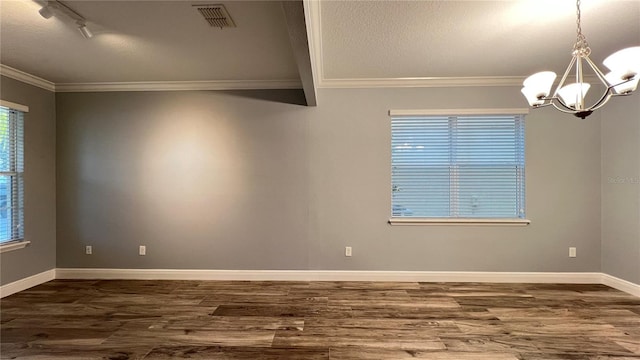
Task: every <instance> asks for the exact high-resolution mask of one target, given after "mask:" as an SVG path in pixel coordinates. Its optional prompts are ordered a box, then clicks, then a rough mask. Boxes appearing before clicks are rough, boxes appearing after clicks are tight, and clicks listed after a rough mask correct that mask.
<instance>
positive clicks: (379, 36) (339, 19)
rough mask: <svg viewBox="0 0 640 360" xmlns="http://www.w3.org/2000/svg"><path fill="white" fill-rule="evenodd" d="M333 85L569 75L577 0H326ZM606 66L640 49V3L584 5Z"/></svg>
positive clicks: (325, 43) (610, 0)
mask: <svg viewBox="0 0 640 360" xmlns="http://www.w3.org/2000/svg"><path fill="white" fill-rule="evenodd" d="M321 18H322V22H321V24H322V61H323V70H324V74H323V75H324V78H325V79H365V78H405V77H473V76H524V75H528V74H530V73H532V72H535V71H540V70H543V69H545V68H549V69H550V70H551V69H552V68H553V69H554V70H555V71H556V72H562V71H563V70H564V68H565V67H566V66H567V65H568V63H569V60H570V58H571V54H570V52H571V47H572V46H573V43H574V42H575V31H576V24H575V18H576V15H575V2H574V1H573V0H518V1H323V2H321ZM582 28H583V32H584V34H585V35H586V37H587V40H588V41H589V43H590V44H591V46H592V49H593V55H592V58H593V60H594V61H596V63H598V64H600V63H601V62H602V60H603V59H604V58H605V57H606V56H608V55H609V54H611V53H612V52H614V51H615V50H618V49H620V48H623V47H627V46H632V45H636V46H640V1H616V0H583V1H582Z"/></svg>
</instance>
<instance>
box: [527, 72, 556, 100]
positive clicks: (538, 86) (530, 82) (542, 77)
mask: <svg viewBox="0 0 640 360" xmlns="http://www.w3.org/2000/svg"><path fill="white" fill-rule="evenodd" d="M555 79H556V73H554V72H553V71H541V72H539V73H535V74H533V75H531V76H529V77H528V78H526V79H525V80H524V82H523V83H522V85H524V87H525V88H528V89H531V90H532V91H535V92H538V93H539V94H542V96H543V97H547V96H549V92H550V91H551V86H552V85H553V82H554V81H555ZM539 94H536V96H539Z"/></svg>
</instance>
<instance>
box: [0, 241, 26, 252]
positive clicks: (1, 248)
mask: <svg viewBox="0 0 640 360" xmlns="http://www.w3.org/2000/svg"><path fill="white" fill-rule="evenodd" d="M29 244H31V241H24V240H20V241H10V242H7V243H6V244H2V245H0V253H5V252H8V251H13V250H19V249H23V248H25V247H26V246H27V245H29Z"/></svg>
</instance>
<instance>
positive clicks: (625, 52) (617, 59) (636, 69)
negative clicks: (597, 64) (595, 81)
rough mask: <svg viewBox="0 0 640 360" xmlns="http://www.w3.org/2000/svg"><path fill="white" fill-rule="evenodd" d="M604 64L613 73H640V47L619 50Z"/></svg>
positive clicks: (605, 60)
mask: <svg viewBox="0 0 640 360" xmlns="http://www.w3.org/2000/svg"><path fill="white" fill-rule="evenodd" d="M602 63H603V64H604V66H606V67H608V68H609V70H611V71H615V72H629V73H635V74H637V73H640V46H634V47H629V48H626V49H622V50H618V51H616V52H614V53H613V54H611V55H609V56H608V57H607V58H606V59H604V61H603V62H602Z"/></svg>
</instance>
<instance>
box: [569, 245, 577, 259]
mask: <svg viewBox="0 0 640 360" xmlns="http://www.w3.org/2000/svg"><path fill="white" fill-rule="evenodd" d="M569 257H572V258H574V257H576V248H574V247H570V248H569Z"/></svg>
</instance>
